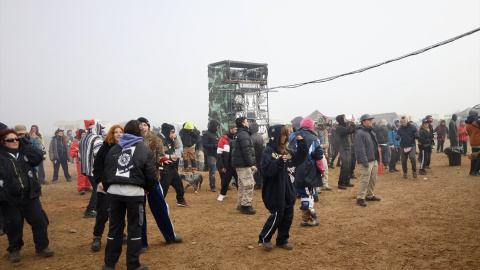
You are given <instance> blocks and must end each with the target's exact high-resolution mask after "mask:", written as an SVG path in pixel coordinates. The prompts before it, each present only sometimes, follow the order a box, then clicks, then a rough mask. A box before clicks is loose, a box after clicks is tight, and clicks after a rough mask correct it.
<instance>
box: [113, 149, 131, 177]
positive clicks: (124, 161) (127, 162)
mask: <svg viewBox="0 0 480 270" xmlns="http://www.w3.org/2000/svg"><path fill="white" fill-rule="evenodd" d="M134 151H135V146H133V147H130V148H125V149H123V150H122V152H120V153H118V154H116V155H115V158H116V159H117V173H116V174H115V175H116V176H122V177H130V170H131V169H132V168H133V159H132V157H133V152H134Z"/></svg>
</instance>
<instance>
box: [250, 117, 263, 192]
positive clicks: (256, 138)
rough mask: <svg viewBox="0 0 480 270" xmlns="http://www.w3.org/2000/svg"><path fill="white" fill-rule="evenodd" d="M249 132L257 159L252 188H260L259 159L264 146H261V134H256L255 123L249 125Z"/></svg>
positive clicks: (260, 171)
mask: <svg viewBox="0 0 480 270" xmlns="http://www.w3.org/2000/svg"><path fill="white" fill-rule="evenodd" d="M250 132H251V133H252V135H251V136H250V138H251V139H252V142H253V147H254V148H255V160H256V161H257V164H256V165H257V166H256V167H257V169H258V171H257V173H255V174H254V175H253V179H255V186H254V187H253V188H254V189H261V188H262V169H261V166H260V160H261V158H262V152H263V149H264V148H265V147H264V146H263V138H262V135H260V134H258V124H257V123H252V124H251V125H250Z"/></svg>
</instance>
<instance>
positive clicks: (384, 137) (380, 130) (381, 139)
mask: <svg viewBox="0 0 480 270" xmlns="http://www.w3.org/2000/svg"><path fill="white" fill-rule="evenodd" d="M373 132H375V137H376V138H377V142H378V144H388V129H387V127H386V126H385V125H380V126H375V127H374V128H373Z"/></svg>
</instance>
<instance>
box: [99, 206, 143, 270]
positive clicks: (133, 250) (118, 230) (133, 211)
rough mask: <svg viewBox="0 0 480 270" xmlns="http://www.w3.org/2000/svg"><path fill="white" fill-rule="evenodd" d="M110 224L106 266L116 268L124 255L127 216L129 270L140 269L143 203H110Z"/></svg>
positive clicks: (106, 247)
mask: <svg viewBox="0 0 480 270" xmlns="http://www.w3.org/2000/svg"><path fill="white" fill-rule="evenodd" d="M109 211H110V212H109V214H110V223H109V228H108V237H107V245H106V246H105V265H106V266H109V267H115V265H116V264H117V262H118V259H119V257H120V255H121V254H122V241H123V228H124V226H125V213H126V214H127V220H128V226H127V232H128V237H127V254H126V256H127V269H135V268H138V267H140V251H141V249H142V225H143V212H144V211H145V210H144V209H143V201H121V200H111V201H110V210H109Z"/></svg>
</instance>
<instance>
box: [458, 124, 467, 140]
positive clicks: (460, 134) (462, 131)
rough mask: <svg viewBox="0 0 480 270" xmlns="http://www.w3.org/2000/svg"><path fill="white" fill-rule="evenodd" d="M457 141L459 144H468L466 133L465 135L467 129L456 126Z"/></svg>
mask: <svg viewBox="0 0 480 270" xmlns="http://www.w3.org/2000/svg"><path fill="white" fill-rule="evenodd" d="M458 139H459V140H460V141H461V142H468V133H467V127H466V126H463V125H459V126H458Z"/></svg>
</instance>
